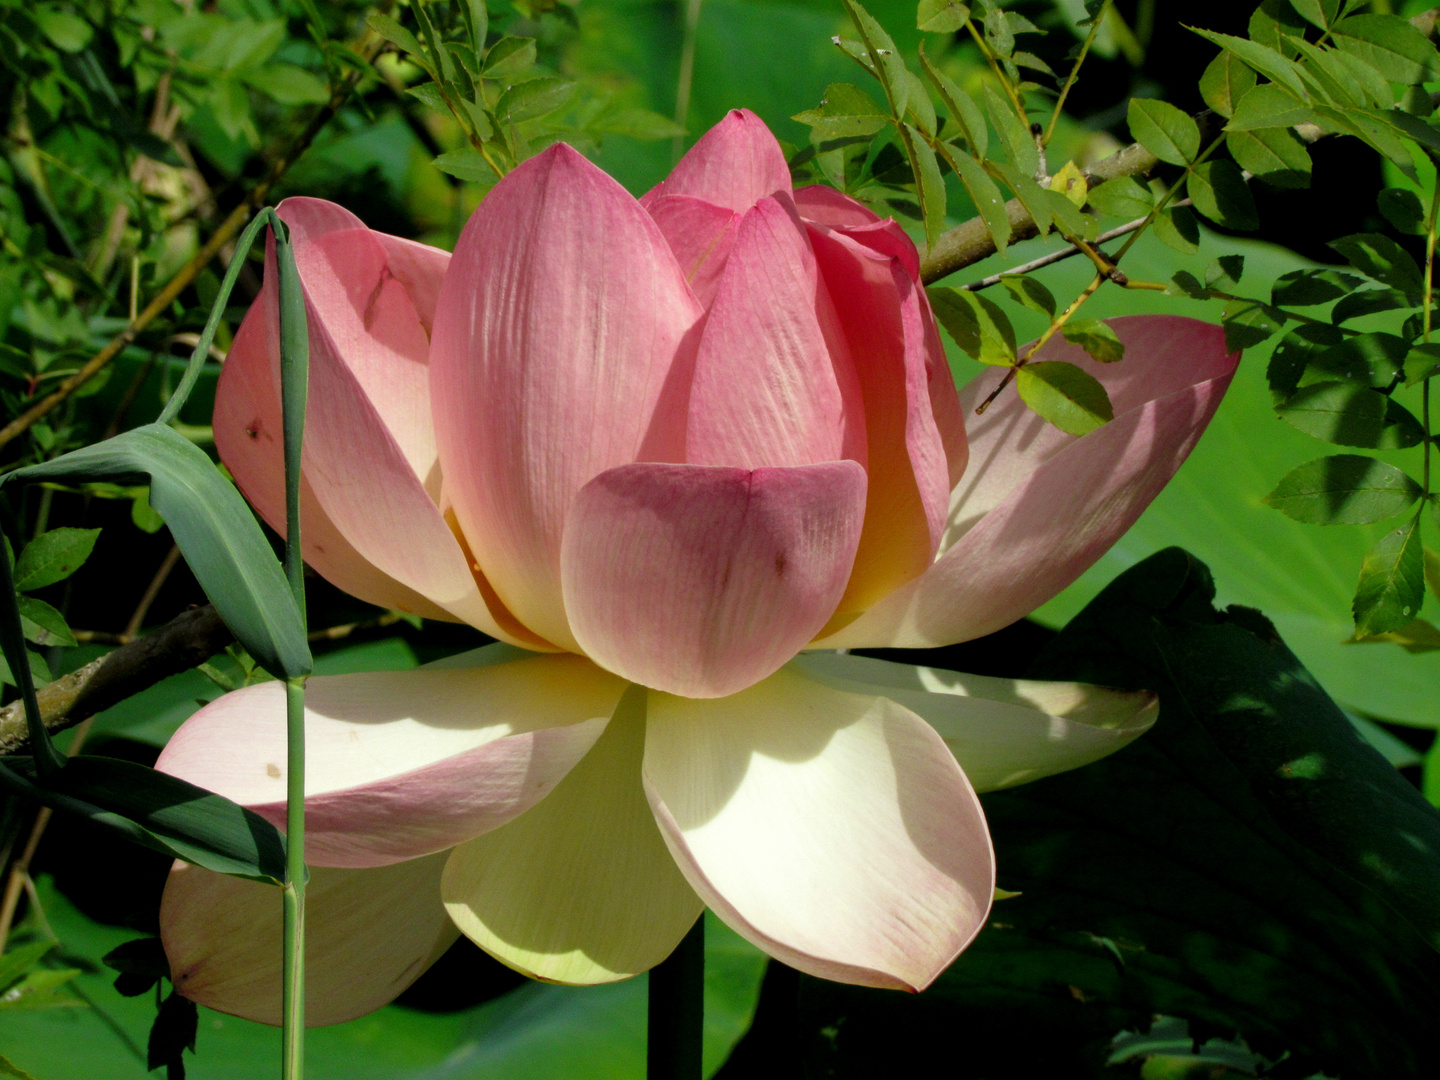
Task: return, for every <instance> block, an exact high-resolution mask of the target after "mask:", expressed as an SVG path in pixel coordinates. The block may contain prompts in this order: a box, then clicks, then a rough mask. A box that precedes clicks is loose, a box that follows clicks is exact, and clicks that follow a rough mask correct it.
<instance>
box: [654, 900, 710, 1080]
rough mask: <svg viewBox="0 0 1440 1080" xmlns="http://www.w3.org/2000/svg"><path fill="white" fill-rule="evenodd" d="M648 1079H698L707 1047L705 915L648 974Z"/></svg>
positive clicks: (696, 921) (697, 920)
mask: <svg viewBox="0 0 1440 1080" xmlns="http://www.w3.org/2000/svg"><path fill="white" fill-rule="evenodd" d="M649 999H650V1000H649V1016H648V1028H647V1032H648V1034H647V1036H646V1044H647V1045H646V1055H645V1059H646V1066H645V1075H646V1078H647V1080H700V1076H701V1071H702V1067H703V1066H702V1058H703V1050H704V1043H705V916H704V915H701V916H700V918H698V919H696V920H695V925H694V926H692V927H691V928H690V930H689V932H688V933H686V935H685V936H684V937H683V938H682V939H681V940H680V944H679V945H677V946H676V947H675V951H674V952H672V953H671V954H670V955H669V956H667V957H666V958H665V959H664V960H662V961H660V963H659V964H657V965H656V966H655V967H654V968H652V969H651V971H650V989H649Z"/></svg>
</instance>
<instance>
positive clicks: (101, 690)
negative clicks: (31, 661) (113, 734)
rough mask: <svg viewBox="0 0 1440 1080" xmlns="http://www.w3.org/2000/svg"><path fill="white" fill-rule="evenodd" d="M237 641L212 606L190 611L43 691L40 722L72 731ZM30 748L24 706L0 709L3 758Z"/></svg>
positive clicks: (17, 703)
mask: <svg viewBox="0 0 1440 1080" xmlns="http://www.w3.org/2000/svg"><path fill="white" fill-rule="evenodd" d="M234 640H235V638H234V635H232V634H231V633H230V630H229V628H227V627H226V625H225V624H224V622H222V621H221V619H220V615H219V613H217V612H216V610H215V608H214V605H212V604H206V605H205V606H204V607H200V608H192V609H191V610H189V611H186V612H184V613H183V614H181V615H178V616H176V617H175V618H173V619H171V620H170V621H169V622H168V623H166V624H165V625H164V626H162V627H160V629H158V630H156V631H155V632H154V633H151V634H146V635H145V636H144V637H142V638H136V639H135V640H134V641H132V642H130V643H129V644H128V645H122V646H121V647H120V648H118V649H116V650H115V651H114V652H111V653H107V654H106V655H104V656H102V657H100V659H98V660H94V661H92V662H91V663H88V664H86V665H85V666H84V667H82V668H80V669H79V670H78V671H73V672H71V673H70V674H69V675H62V676H61V677H60V678H58V679H56V680H55V681H54V682H52V683H50V684H49V685H48V686H44V687H42V688H41V689H40V690H39V691H38V693H37V694H36V697H37V698H38V699H39V702H40V716H41V719H42V720H43V721H44V722H45V727H46V728H47V729H48V730H49V731H51V732H56V731H64V730H65V729H66V728H71V727H74V726H75V725H76V724H78V723H80V722H81V721H82V720H85V719H87V718H89V717H91V716H94V715H95V714H96V713H100V712H104V711H105V710H106V709H108V708H110V707H111V706H112V705H117V704H119V703H120V702H121V701H124V700H125V699H126V698H127V697H130V696H131V695H132V694H138V693H139V692H140V691H141V690H145V689H148V688H149V687H151V686H154V685H155V684H156V683H158V682H159V681H160V680H161V679H166V678H169V677H170V676H171V675H178V674H180V673H181V672H182V671H189V670H190V669H191V668H193V667H195V666H196V665H197V664H203V663H204V662H205V661H206V660H209V659H210V657H212V656H214V655H215V654H216V653H218V652H220V651H221V650H222V649H224V648H225V646H227V645H229V644H230V643H231V642H232V641H234ZM28 745H29V740H28V738H27V737H26V734H25V708H24V705H23V704H22V703H21V702H18V701H17V702H15V703H14V704H12V705H7V706H6V707H5V708H3V709H0V754H20V753H24V752H25V750H26V747H27V746H28Z"/></svg>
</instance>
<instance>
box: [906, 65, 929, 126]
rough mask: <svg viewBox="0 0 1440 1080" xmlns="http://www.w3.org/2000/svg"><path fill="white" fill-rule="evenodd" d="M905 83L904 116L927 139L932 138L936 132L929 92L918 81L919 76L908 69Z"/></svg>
mask: <svg viewBox="0 0 1440 1080" xmlns="http://www.w3.org/2000/svg"><path fill="white" fill-rule="evenodd" d="M905 83H906V85H907V87H908V89H907V90H906V93H905V101H906V104H905V115H906V116H908V117H909V118H910V120H911V121H912V122H913V123H914V125H915V126H916V127H917V128H919V129H920V130H921V131H923V132H924V133H925V135H926V136H927V137H930V138H934V136H935V130H936V124H935V103H934V102H932V101H931V100H930V93H929V91H928V90H926V89H925V84H924V83H923V82H921V81H920V76H918V75H916V74H915V73H914V72H913V71H910V70H909V69H908V68H907V69H906V71H905Z"/></svg>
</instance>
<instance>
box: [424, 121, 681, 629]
mask: <svg viewBox="0 0 1440 1080" xmlns="http://www.w3.org/2000/svg"><path fill="white" fill-rule="evenodd" d="M700 314H701V310H700V306H699V304H698V303H697V302H696V300H695V298H694V296H693V295H692V294H691V292H690V289H689V287H688V286H687V285H686V284H685V280H684V276H683V274H682V273H681V271H680V268H679V266H678V265H677V264H676V262H675V257H674V255H672V254H671V252H670V247H669V245H668V244H667V243H666V242H665V238H664V237H663V236H662V235H661V233H660V230H659V228H658V227H657V226H656V225H655V222H654V221H653V220H652V219H651V218H650V216H649V215H648V214H646V213H645V211H644V210H642V209H641V208H640V206H639V204H638V203H636V201H635V200H634V199H633V198H631V197H630V196H629V195H628V194H627V193H626V192H625V190H624V189H623V188H621V187H620V185H618V184H617V183H615V181H614V180H612V179H610V177H608V176H606V175H605V174H604V173H602V172H601V171H600V170H599V169H597V168H595V167H594V166H593V165H591V164H590V163H589V162H587V161H586V160H585V159H584V158H583V157H581V156H580V155H579V154H578V153H576V152H575V151H574V150H572V149H570V148H569V147H568V146H565V145H563V144H559V145H556V146H554V147H551V148H550V149H549V150H547V151H545V152H544V153H542V154H540V155H538V156H537V157H534V158H531V159H530V160H529V161H527V162H525V163H524V164H523V165H521V166H520V167H519V168H517V169H515V171H514V172H512V173H511V174H510V175H509V176H507V177H506V178H505V179H504V180H503V181H501V183H499V184H498V185H496V187H495V189H494V190H493V191H491V193H490V194H489V195H488V196H487V197H486V199H485V201H484V202H483V203H482V204H481V205H480V208H479V209H478V210H477V211H476V212H475V214H474V216H473V217H472V218H471V219H470V223H469V224H468V225H467V226H466V227H465V231H464V233H463V234H462V235H461V237H460V242H459V244H458V245H457V246H456V249H455V256H454V258H453V259H452V261H451V264H450V270H449V272H448V273H447V275H446V278H445V284H444V286H443V287H442V289H441V297H440V306H439V312H438V314H437V316H436V323H435V332H434V336H433V339H432V361H431V378H432V388H433V394H434V397H433V402H434V411H435V426H436V434H437V437H438V441H439V448H440V459H441V461H442V462H443V464H444V468H445V477H446V491H447V494H448V495H449V497H450V498H451V499H452V500H453V503H454V506H455V510H456V514H457V516H458V519H459V523H460V525H461V527H462V528H463V530H464V533H465V537H466V539H467V540H468V541H469V542H470V544H471V547H472V549H473V551H474V553H475V555H476V557H477V560H478V562H479V563H480V565H481V566H483V567H484V568H485V572H486V574H487V575H488V576H489V579H490V581H491V582H492V583H493V585H494V587H495V591H496V593H498V594H499V596H500V598H501V599H502V600H503V601H504V602H505V604H506V605H508V606H509V608H510V609H511V610H512V611H514V613H515V614H516V616H518V617H519V618H520V620H521V621H522V622H524V623H525V625H527V626H529V627H530V628H532V629H533V630H535V631H536V632H537V633H539V634H541V635H542V636H543V637H545V638H546V639H547V640H549V641H553V642H555V643H556V644H557V645H562V646H564V647H567V648H573V647H574V644H575V643H574V638H573V637H572V635H571V632H570V627H569V625H568V623H567V621H566V617H565V610H564V607H563V605H562V603H561V597H560V538H561V533H562V530H563V528H564V522H565V514H566V511H567V510H568V508H569V505H570V501H571V499H573V498H574V496H575V493H576V492H577V491H579V490H580V488H581V487H583V486H584V485H585V484H586V483H587V482H588V481H589V480H590V479H591V478H592V477H594V476H596V475H597V474H599V473H601V472H603V471H604V470H606V469H608V468H611V467H613V466H615V465H620V464H624V463H627V462H631V461H634V460H636V459H637V458H639V457H649V458H651V459H652V460H654V459H656V458H659V459H661V460H666V459H669V460H676V459H678V453H679V449H680V446H681V442H682V439H683V430H682V429H681V428H680V424H681V423H683V418H684V415H685V413H684V401H685V394H686V393H688V390H689V378H690V369H691V365H692V363H693V351H692V350H693V336H694V333H695V327H696V322H697V320H698V319H699V318H700ZM652 429H653V430H652Z"/></svg>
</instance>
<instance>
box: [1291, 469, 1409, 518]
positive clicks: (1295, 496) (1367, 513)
mask: <svg viewBox="0 0 1440 1080" xmlns="http://www.w3.org/2000/svg"><path fill="white" fill-rule="evenodd" d="M1419 497H1420V485H1419V484H1417V483H1415V481H1414V480H1411V479H1410V477H1408V476H1406V475H1405V474H1404V473H1403V472H1401V471H1400V470H1399V469H1397V468H1396V467H1395V466H1394V465H1390V464H1387V463H1386V462H1383V461H1377V460H1375V459H1374V458H1371V457H1365V456H1363V455H1361V454H1337V455H1335V456H1334V457H1323V458H1316V459H1315V460H1314V461H1307V462H1306V463H1305V464H1303V465H1299V466H1296V467H1295V468H1294V469H1291V470H1290V472H1289V473H1288V474H1287V475H1286V476H1285V478H1284V479H1283V480H1281V481H1280V483H1279V484H1277V485H1276V487H1275V490H1274V491H1272V492H1270V494H1269V495H1266V496H1265V501H1266V502H1267V503H1269V504H1270V505H1271V506H1273V507H1274V508H1275V509H1276V510H1279V511H1280V512H1281V513H1283V514H1286V515H1287V516H1289V517H1292V518H1294V519H1295V520H1296V521H1303V522H1305V523H1306V524H1309V525H1364V524H1368V523H1369V522H1372V521H1383V520H1384V519H1385V518H1388V517H1394V516H1395V515H1396V514H1398V513H1400V511H1401V510H1404V509H1405V508H1406V507H1407V506H1409V505H1411V504H1412V503H1413V502H1414V501H1415V500H1416V499H1418V498H1419Z"/></svg>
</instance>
